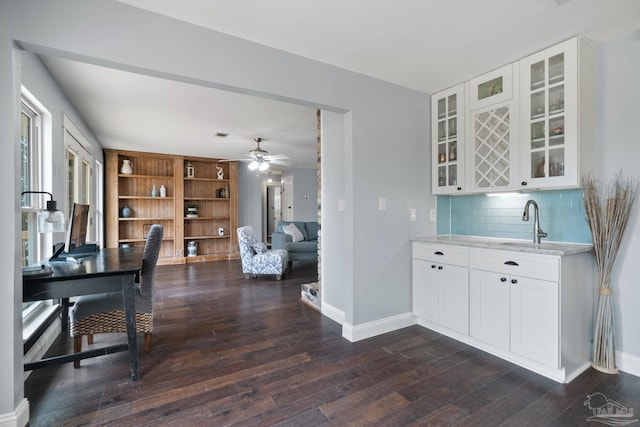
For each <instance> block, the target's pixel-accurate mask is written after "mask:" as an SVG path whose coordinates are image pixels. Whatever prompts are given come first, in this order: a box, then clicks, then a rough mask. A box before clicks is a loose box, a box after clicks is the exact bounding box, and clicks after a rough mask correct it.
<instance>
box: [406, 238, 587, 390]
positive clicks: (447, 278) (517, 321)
mask: <svg viewBox="0 0 640 427" xmlns="http://www.w3.org/2000/svg"><path fill="white" fill-rule="evenodd" d="M412 248H413V260H412V263H413V314H414V316H415V321H416V323H417V324H419V325H421V326H424V327H427V328H430V329H433V330H436V331H438V332H440V333H443V334H445V335H447V336H450V337H452V338H455V339H458V340H460V341H463V342H466V343H468V344H470V345H472V346H475V347H477V348H479V349H482V350H484V351H487V352H489V353H492V354H494V355H496V356H498V357H502V358H504V359H506V360H509V361H511V362H513V363H516V364H518V365H520V366H522V367H525V368H527V369H530V370H532V371H534V372H537V373H539V374H542V375H545V376H547V377H549V378H552V379H554V380H556V381H559V382H563V383H564V382H569V381H571V380H572V379H573V378H575V377H576V376H577V375H579V374H580V373H581V372H583V371H584V370H585V369H587V368H588V367H589V366H590V359H591V339H592V331H593V304H594V298H595V286H594V281H593V278H594V276H595V274H594V268H593V260H592V256H591V254H590V253H589V252H580V253H568V254H567V255H550V254H537V253H526V252H520V251H509V250H494V249H485V248H477V247H463V246H456V245H450V246H448V245H445V244H431V243H423V242H417V241H414V242H413V246H412Z"/></svg>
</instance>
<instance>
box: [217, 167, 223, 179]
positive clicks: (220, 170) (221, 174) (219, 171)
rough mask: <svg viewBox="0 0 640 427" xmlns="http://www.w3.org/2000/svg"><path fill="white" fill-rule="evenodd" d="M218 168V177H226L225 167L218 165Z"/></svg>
mask: <svg viewBox="0 0 640 427" xmlns="http://www.w3.org/2000/svg"><path fill="white" fill-rule="evenodd" d="M216 169H217V170H218V173H217V175H218V179H224V169H222V168H221V167H220V166H218V165H216Z"/></svg>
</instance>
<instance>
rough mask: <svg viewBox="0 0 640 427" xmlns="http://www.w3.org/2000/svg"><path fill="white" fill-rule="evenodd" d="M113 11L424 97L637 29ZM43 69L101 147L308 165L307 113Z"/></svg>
mask: <svg viewBox="0 0 640 427" xmlns="http://www.w3.org/2000/svg"><path fill="white" fill-rule="evenodd" d="M119 1H121V2H122V3H126V4H129V5H132V6H135V7H139V8H142V9H147V10H149V11H153V12H156V13H159V14H163V15H167V16H171V17H174V18H176V19H179V20H183V21H187V22H190V23H193V24H195V25H199V26H202V27H207V28H211V29H214V30H217V31H220V32H223V33H227V34H231V35H234V36H237V37H240V38H244V39H247V40H251V41H255V42H258V43H261V44H263V45H267V46H271V47H274V48H278V49H281V50H285V51H289V52H292V53H295V54H298V55H302V56H305V57H308V58H311V59H315V60H318V61H322V62H325V63H329V64H333V65H336V66H339V67H342V68H345V69H349V70H352V71H355V72H358V73H362V74H365V75H369V76H372V77H376V78H379V79H382V80H386V81H389V82H393V83H396V84H398V85H401V86H406V87H410V88H413V89H416V90H419V91H423V92H426V93H433V92H436V91H438V90H441V89H444V88H447V87H449V86H452V85H454V84H456V83H459V82H461V81H465V80H468V79H469V78H471V77H474V76H476V75H479V74H482V73H484V72H486V71H489V70H491V69H493V68H496V67H498V66H501V65H504V64H506V63H508V62H512V61H514V60H517V59H519V58H521V57H522V56H525V55H527V54H529V53H532V52H535V51H537V50H540V49H543V48H545V47H548V46H550V45H552V44H555V43H557V42H559V41H562V40H565V39H567V38H570V37H572V36H575V35H578V34H581V35H584V36H585V37H586V38H587V39H589V40H591V41H592V42H594V43H596V44H601V43H605V42H607V41H610V40H612V39H614V38H616V37H618V36H620V35H623V34H626V33H630V32H631V31H634V30H637V29H638V28H640V1H638V0H606V1H605V0H447V1H442V0H440V1H434V0H394V1H393V2H392V1H382V0H348V1H345V0H322V1H310V0H307V1H304V0H270V1H264V0H243V1H234V0H227V1H224V0H181V1H179V2H178V1H175V0H119ZM43 62H44V63H45V65H46V66H47V68H48V69H49V70H50V71H51V73H52V75H53V76H54V78H55V79H56V80H57V81H58V82H59V84H60V85H61V87H62V88H63V90H64V91H65V93H66V94H67V96H68V98H69V99H70V100H71V102H72V103H73V104H74V105H75V107H76V108H77V110H78V111H79V112H81V114H82V115H83V118H84V119H85V122H86V123H87V125H88V126H89V127H90V128H91V129H92V131H93V132H94V135H95V136H96V137H97V138H98V140H99V141H100V142H101V143H102V144H103V146H104V147H105V148H116V149H133V150H139V151H153V152H164V153H176V152H179V153H180V154H188V155H198V156H207V157H222V158H243V157H244V156H243V153H246V152H247V151H248V150H250V149H252V148H254V146H255V144H254V143H253V138H254V137H262V138H264V139H265V142H264V143H263V144H262V148H263V149H265V150H267V151H268V152H269V154H287V155H288V156H289V157H291V159H292V166H294V167H309V168H313V167H315V165H316V155H315V146H316V118H315V114H316V113H315V110H314V109H310V108H306V107H300V106H294V105H289V104H284V103H280V102H276V101H271V100H266V99H261V98H255V97H249V96H246V95H240V94H231V93H228V92H224V91H220V90H215V89H211V88H204V87H200V86H193V85H189V84H185V83H178V82H174V81H168V80H163V79H159V78H155V77H149V76H142V75H138V74H132V73H126V72H122V71H116V70H113V69H108V68H103V67H99V66H95V65H88V64H84V63H79V62H74V61H69V60H63V59H59V58H46V57H43ZM217 132H224V133H229V136H228V137H227V138H218V137H216V136H215V134H216V133H217Z"/></svg>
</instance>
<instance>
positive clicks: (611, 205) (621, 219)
mask: <svg viewBox="0 0 640 427" xmlns="http://www.w3.org/2000/svg"><path fill="white" fill-rule="evenodd" d="M582 186H583V188H584V207H585V212H586V216H587V223H588V224H589V229H590V230H591V237H592V239H593V256H594V258H595V262H596V268H597V269H598V272H599V273H600V283H599V289H598V309H597V312H596V319H595V320H596V323H595V328H594V340H593V359H592V363H591V366H593V367H594V368H595V369H597V370H599V371H602V372H606V373H617V372H618V371H617V369H616V365H615V346H614V340H613V332H614V331H613V309H612V306H611V299H610V297H611V293H612V290H611V272H612V271H613V266H614V264H615V261H616V258H617V256H618V251H619V249H620V245H621V243H622V237H623V236H624V230H625V228H626V227H627V222H628V221H629V216H630V214H631V208H632V207H633V203H634V201H635V198H636V194H637V193H638V182H637V180H634V179H630V178H623V177H622V173H619V174H618V175H617V176H616V178H615V179H614V180H613V182H612V184H610V185H609V186H608V188H607V191H606V192H605V194H601V192H600V191H599V189H598V185H597V183H596V182H595V181H594V180H593V179H592V178H591V176H590V175H587V176H586V177H583V178H582Z"/></svg>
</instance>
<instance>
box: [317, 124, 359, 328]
mask: <svg viewBox="0 0 640 427" xmlns="http://www.w3.org/2000/svg"><path fill="white" fill-rule="evenodd" d="M321 114H322V117H321V125H322V131H321V133H322V139H323V141H322V163H321V168H322V186H321V191H322V195H321V203H322V228H321V229H320V235H321V240H320V241H321V245H322V246H324V242H325V239H329V238H330V236H331V238H332V239H335V240H336V242H334V246H333V247H334V248H335V245H337V244H340V245H342V246H343V247H342V248H341V250H339V251H323V253H322V263H321V264H320V266H321V270H320V277H321V278H322V283H323V284H324V283H325V282H326V283H330V284H331V286H323V288H322V292H321V296H322V310H323V312H326V311H327V309H328V307H327V305H330V306H331V308H332V309H333V310H334V311H335V310H337V311H339V312H340V311H341V312H344V311H345V304H346V298H347V295H346V292H347V291H349V290H350V287H349V286H347V283H346V278H347V276H345V275H344V273H343V272H345V271H347V269H348V266H349V265H350V262H351V261H350V258H349V261H348V259H347V258H346V257H345V254H346V255H347V256H349V254H350V251H349V248H348V247H347V241H348V240H349V241H351V240H350V239H347V236H346V235H345V223H346V212H345V210H340V209H339V203H340V201H341V200H342V201H344V203H345V206H346V204H347V203H351V202H350V201H347V200H346V197H345V188H344V186H343V185H341V183H343V182H344V177H345V158H344V155H343V150H341V149H340V147H341V146H342V141H344V138H345V118H346V117H345V115H344V114H340V113H332V112H330V111H322V113H321ZM326 141H331V143H329V142H326ZM329 165H330V166H329ZM345 209H346V208H345ZM341 236H342V237H341ZM328 265H330V266H331V268H327V266H328ZM338 317H339V315H338Z"/></svg>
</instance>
